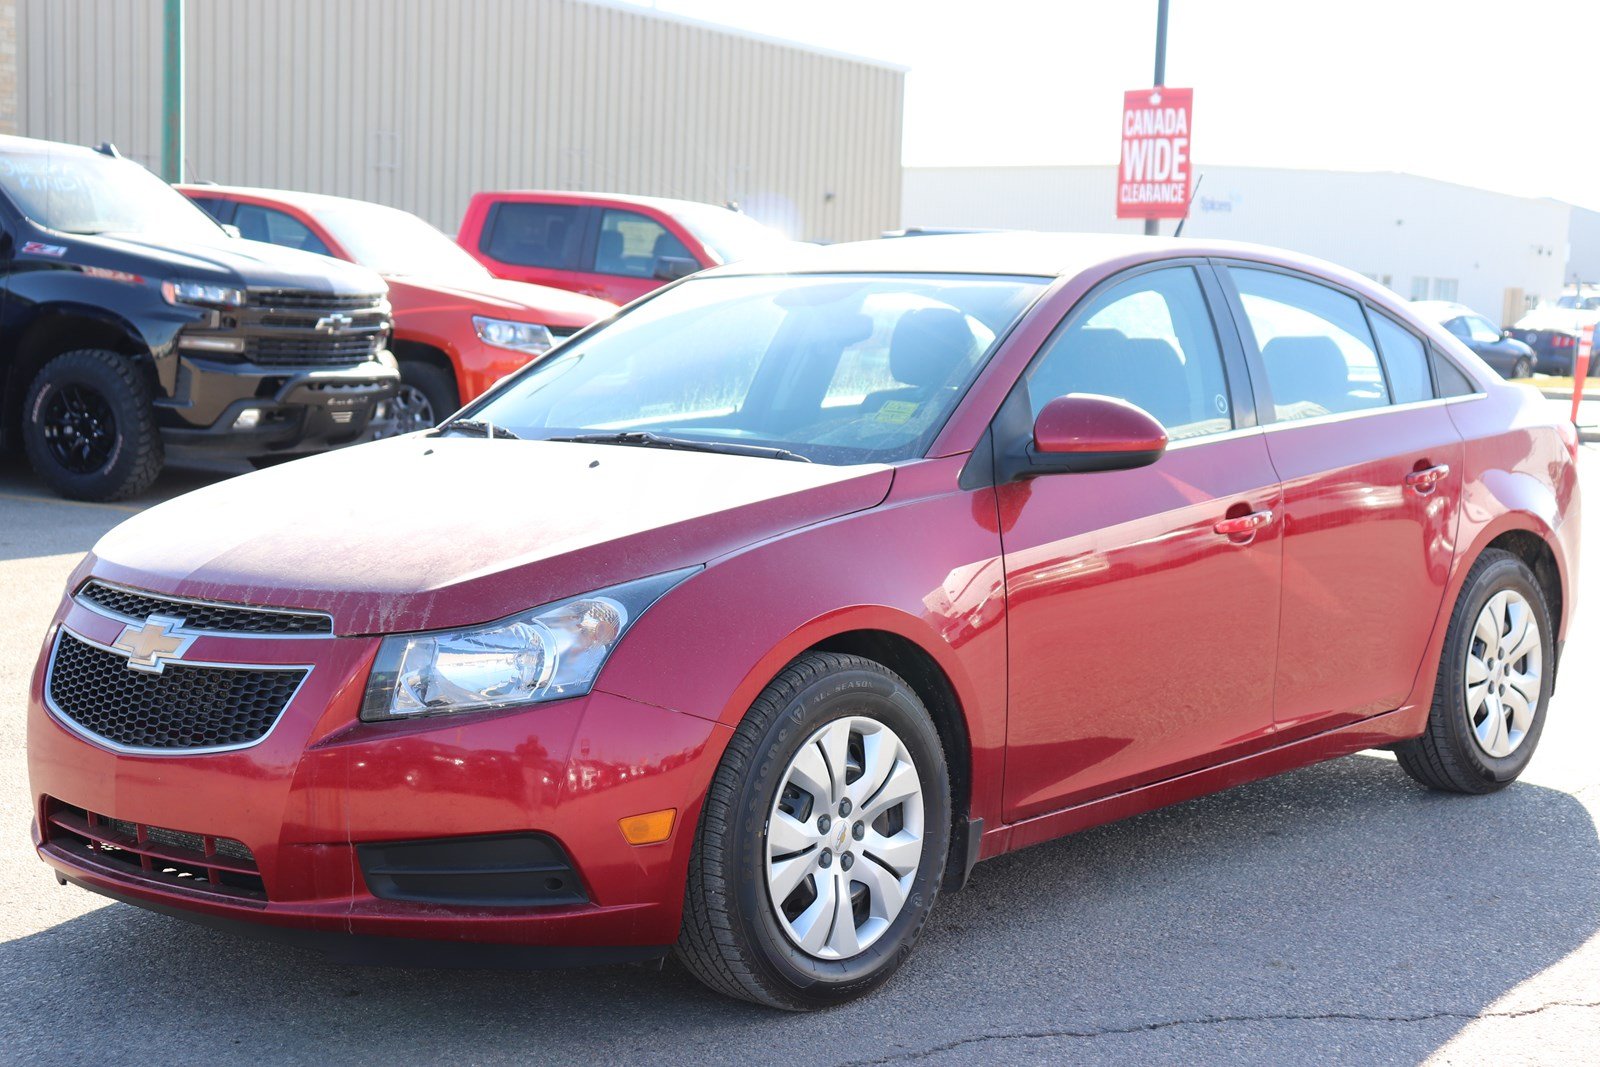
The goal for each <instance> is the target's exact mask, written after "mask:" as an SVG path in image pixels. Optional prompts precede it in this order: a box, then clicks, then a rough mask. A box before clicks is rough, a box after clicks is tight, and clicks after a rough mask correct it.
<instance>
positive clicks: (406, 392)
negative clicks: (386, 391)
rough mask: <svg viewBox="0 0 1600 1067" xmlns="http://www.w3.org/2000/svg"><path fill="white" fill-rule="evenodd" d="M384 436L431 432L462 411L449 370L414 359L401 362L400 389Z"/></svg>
mask: <svg viewBox="0 0 1600 1067" xmlns="http://www.w3.org/2000/svg"><path fill="white" fill-rule="evenodd" d="M387 404H388V408H389V419H388V424H387V425H386V426H385V427H384V436H393V435H396V434H403V433H412V432H414V431H416V430H428V429H432V428H433V427H435V426H437V425H439V423H440V422H441V421H443V420H444V419H445V417H446V416H449V415H452V414H454V413H455V411H456V409H458V408H459V407H461V398H460V394H459V393H458V392H457V390H456V382H455V377H454V376H453V375H452V374H451V373H450V372H449V371H448V370H446V369H445V368H443V367H440V366H437V365H435V364H432V363H423V362H421V361H419V360H414V359H403V360H401V361H400V387H399V389H398V391H397V392H396V393H395V395H394V396H393V397H391V398H390V399H389V400H388V401H387Z"/></svg>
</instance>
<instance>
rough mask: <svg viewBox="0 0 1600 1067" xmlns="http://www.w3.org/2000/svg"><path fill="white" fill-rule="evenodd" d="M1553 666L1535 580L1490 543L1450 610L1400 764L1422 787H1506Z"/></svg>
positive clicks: (1535, 739)
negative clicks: (1421, 717)
mask: <svg viewBox="0 0 1600 1067" xmlns="http://www.w3.org/2000/svg"><path fill="white" fill-rule="evenodd" d="M1523 626H1526V627H1530V628H1532V635H1531V639H1532V643H1531V644H1528V643H1527V642H1528V640H1529V639H1528V638H1524V637H1520V636H1519V635H1521V634H1522V633H1523V630H1522V627H1523ZM1555 666H1556V664H1555V640H1554V628H1553V627H1552V625H1551V620H1550V609H1549V606H1548V605H1547V604H1546V602H1545V595H1544V590H1543V589H1542V588H1541V587H1540V585H1539V581H1538V579H1537V578H1536V577H1535V576H1534V574H1533V572H1532V571H1531V570H1529V569H1528V565H1527V564H1526V563H1524V562H1522V560H1520V559H1518V558H1517V557H1516V556H1514V555H1512V554H1511V553H1509V552H1503V551H1501V550H1499V549H1490V550H1488V551H1487V552H1485V553H1484V554H1483V555H1482V556H1480V557H1479V558H1478V560H1477V562H1475V563H1474V564H1473V565H1472V569H1471V571H1469V572H1468V574H1467V580H1466V582H1465V583H1464V584H1463V585H1462V589H1461V595H1460V596H1459V597H1458V598H1457V600H1456V606H1455V609H1454V610H1453V611H1452V612H1451V614H1450V629H1449V631H1448V633H1447V634H1446V635H1445V642H1444V653H1443V655H1442V656H1441V657H1440V661H1439V675H1438V680H1437V682H1436V683H1435V685H1434V692H1433V706H1432V708H1431V709H1430V711H1429V714H1428V728H1427V730H1426V731H1425V732H1424V733H1423V734H1422V736H1421V737H1418V738H1416V739H1415V740H1412V741H1407V742H1405V743H1403V744H1401V745H1399V746H1397V747H1396V749H1395V754H1396V756H1397V757H1398V758H1399V761H1400V766H1401V767H1402V768H1403V769H1404V770H1405V772H1406V773H1407V774H1409V775H1410V776H1411V777H1412V778H1415V779H1416V780H1417V781H1418V782H1421V783H1422V784H1423V785H1425V786H1427V787H1428V788H1430V789H1438V790H1443V791H1445V792H1452V793H1493V792H1495V791H1496V790H1499V789H1504V788H1505V787H1506V786H1508V785H1510V784H1511V783H1512V782H1514V781H1516V780H1517V776H1518V775H1520V774H1521V773H1522V771H1523V769H1524V768H1526V767H1527V765H1528V761H1529V760H1530V759H1532V758H1533V750H1534V748H1535V747H1536V746H1537V745H1538V743H1539V735H1540V733H1541V732H1542V731H1543V729H1544V719H1545V710H1546V708H1547V707H1548V705H1549V702H1550V690H1551V688H1552V686H1553V683H1554V680H1555ZM1530 677H1531V678H1532V682H1529V681H1528V679H1529V678H1530ZM1535 687H1536V691H1535V692H1532V693H1531V694H1530V692H1529V690H1530V688H1535ZM1530 695H1531V697H1532V699H1531V700H1530V699H1529V697H1530Z"/></svg>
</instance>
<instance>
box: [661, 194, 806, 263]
mask: <svg viewBox="0 0 1600 1067" xmlns="http://www.w3.org/2000/svg"><path fill="white" fill-rule="evenodd" d="M673 214H674V215H676V216H677V217H678V221H679V222H682V223H683V224H684V225H685V226H687V227H688V228H689V232H690V233H692V234H694V235H695V238H696V239H697V240H698V241H699V242H700V243H701V244H703V245H705V246H706V247H707V248H709V249H711V251H712V253H713V254H714V255H715V256H716V257H717V261H718V262H720V263H737V262H738V261H739V260H741V259H750V258H751V257H753V256H757V255H760V254H761V253H762V252H771V251H774V250H778V249H782V248H784V247H786V246H787V247H791V248H792V247H793V246H794V245H793V242H792V241H790V240H789V239H788V238H787V237H785V236H783V234H781V233H779V232H778V231H777V230H773V229H770V228H768V227H766V226H763V225H762V224H761V223H759V222H757V221H756V220H755V219H753V218H751V217H750V216H749V215H741V214H740V213H739V212H737V211H729V210H728V209H727V208H725V207H716V206H715V205H713V204H684V205H682V206H681V207H678V208H675V209H674V210H673Z"/></svg>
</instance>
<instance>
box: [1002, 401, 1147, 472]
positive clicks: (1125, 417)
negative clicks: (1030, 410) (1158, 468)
mask: <svg viewBox="0 0 1600 1067" xmlns="http://www.w3.org/2000/svg"><path fill="white" fill-rule="evenodd" d="M1166 450H1167V431H1166V430H1165V429H1163V428H1162V426H1161V423H1159V422H1157V421H1156V420H1155V418H1154V416H1152V415H1151V414H1150V413H1149V412H1147V411H1145V410H1144V409H1143V408H1141V407H1137V406H1135V405H1133V404H1130V403H1128V402H1127V401H1126V400H1119V399H1117V398H1116V397H1110V396H1100V395H1098V394H1095V393H1068V394H1067V395H1066V396H1058V397H1056V398H1055V399H1054V400H1052V401H1050V402H1049V403H1048V404H1046V405H1045V406H1044V408H1043V409H1042V410H1041V411H1040V412H1039V417H1038V418H1037V419H1035V420H1034V423H1033V447H1032V448H1031V449H1029V457H1028V458H1029V461H1030V464H1029V466H1030V470H1031V472H1032V473H1035V474H1046V473H1051V472H1056V471H1064V472H1085V471H1118V470H1131V469H1133V468H1135V467H1147V466H1149V465H1150V464H1152V463H1154V462H1155V461H1156V460H1158V459H1160V458H1161V455H1162V453H1164V452H1165V451H1166Z"/></svg>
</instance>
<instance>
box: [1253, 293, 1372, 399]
mask: <svg viewBox="0 0 1600 1067" xmlns="http://www.w3.org/2000/svg"><path fill="white" fill-rule="evenodd" d="M1228 273H1229V275H1230V276H1231V277H1232V278H1233V283H1234V285H1235V286H1236V287H1237V288H1238V290H1239V301H1240V303H1241V304H1242V305H1243V306H1244V313H1245V318H1246V319H1247V320H1248V321H1249V324H1250V330H1251V332H1252V333H1253V334H1254V336H1255V341H1256V348H1257V349H1258V350H1259V351H1260V352H1261V362H1262V363H1264V364H1265V365H1266V371H1267V386H1268V388H1269V389H1271V391H1272V404H1273V408H1274V413H1275V415H1276V416H1277V419H1278V420H1279V421H1280V422H1282V421H1292V420H1296V419H1311V418H1316V417H1317V416H1319V415H1337V414H1340V413H1343V412H1348V411H1362V410H1365V409H1368V408H1379V407H1383V406H1385V405H1387V404H1388V403H1389V390H1388V385H1387V383H1386V382H1385V381H1384V378H1383V370H1382V368H1381V367H1380V366H1379V364H1378V351H1377V349H1376V348H1375V347H1374V345H1373V341H1372V333H1371V331H1369V330H1368V329H1367V319H1366V316H1365V315H1364V314H1363V313H1362V310H1361V304H1360V302H1359V301H1357V300H1356V299H1355V298H1354V297H1352V296H1347V295H1346V294H1344V293H1341V292H1339V291H1338V290H1336V289H1330V288H1329V287H1328V286H1326V285H1322V284H1320V283H1318V282H1314V281H1311V280H1310V279H1309V278H1301V277H1297V276H1294V275H1290V274H1281V273H1279V272H1277V271H1269V270H1255V269H1251V268H1248V267H1231V268H1229V271H1228Z"/></svg>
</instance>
